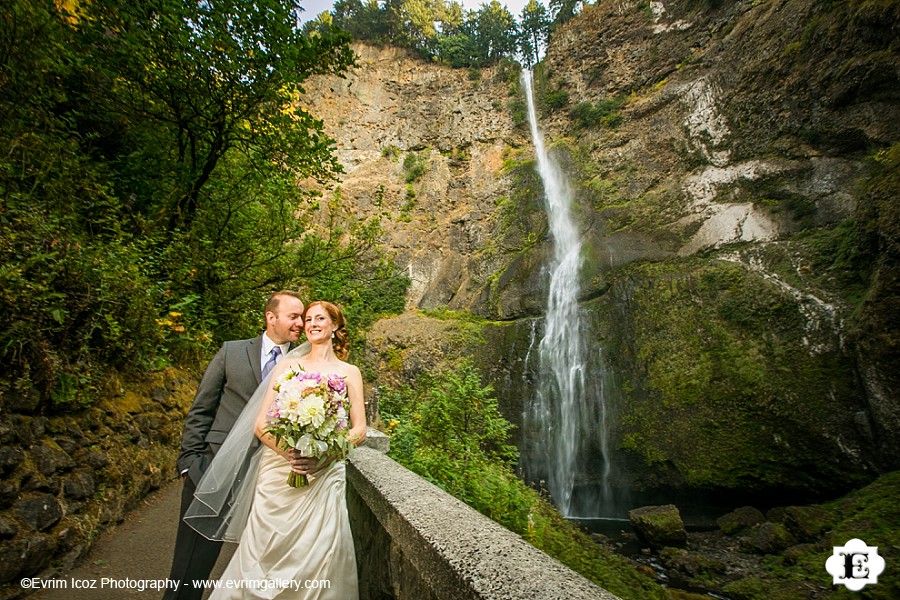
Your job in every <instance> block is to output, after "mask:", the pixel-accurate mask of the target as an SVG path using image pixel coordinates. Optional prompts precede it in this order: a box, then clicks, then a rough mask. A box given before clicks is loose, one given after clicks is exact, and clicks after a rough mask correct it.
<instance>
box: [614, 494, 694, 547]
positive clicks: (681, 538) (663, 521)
mask: <svg viewBox="0 0 900 600" xmlns="http://www.w3.org/2000/svg"><path fill="white" fill-rule="evenodd" d="M628 520H629V521H631V526H632V527H633V528H634V531H635V533H637V535H638V538H640V539H641V541H643V542H644V543H646V544H648V545H649V546H650V547H651V548H653V549H656V550H658V549H661V548H664V547H666V546H684V545H685V544H686V543H687V530H686V529H685V528H684V521H682V520H681V513H679V512H678V507H676V506H675V505H674V504H666V505H663V506H644V507H641V508H636V509H634V510H630V511H628Z"/></svg>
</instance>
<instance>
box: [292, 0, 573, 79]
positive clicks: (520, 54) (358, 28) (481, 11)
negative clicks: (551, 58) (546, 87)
mask: <svg viewBox="0 0 900 600" xmlns="http://www.w3.org/2000/svg"><path fill="white" fill-rule="evenodd" d="M582 5H583V3H582V2H563V1H557V0H552V1H551V3H550V8H549V9H548V8H546V7H545V6H544V5H543V4H541V3H540V2H538V0H530V2H529V4H528V5H527V6H526V7H525V8H524V9H523V11H522V14H521V15H519V18H520V20H519V21H518V22H517V21H516V17H515V16H514V15H513V14H512V13H510V12H509V9H508V8H506V6H504V5H502V4H501V3H500V2H499V1H498V0H491V1H490V2H487V3H483V4H481V5H480V7H479V8H478V9H477V10H465V9H464V8H463V6H462V4H460V3H459V2H455V1H454V0H386V1H383V2H378V1H377V0H365V1H363V0H337V2H335V4H334V9H333V10H332V12H331V13H329V14H328V16H324V15H319V16H318V17H317V18H316V19H314V20H312V21H310V22H308V23H307V24H306V26H307V28H308V29H309V30H316V31H328V30H329V29H330V28H331V27H337V28H339V29H341V30H343V31H346V32H347V33H348V34H349V35H350V36H352V37H353V38H354V39H358V40H364V41H367V42H370V43H376V44H393V45H400V46H405V47H408V48H411V49H412V50H414V51H416V52H418V53H419V54H421V55H422V56H425V57H428V58H433V59H435V60H440V61H443V62H446V63H448V64H450V65H452V66H454V67H482V66H488V65H492V64H496V63H497V62H498V61H499V60H500V59H501V58H520V59H521V60H522V61H523V62H525V63H526V64H529V65H533V64H535V63H537V62H538V61H539V60H540V57H541V55H542V50H544V49H545V48H546V45H547V40H548V39H549V36H550V33H551V31H552V28H553V27H555V26H556V25H559V24H561V23H564V22H565V21H567V20H568V19H570V18H571V17H572V16H574V15H575V14H576V12H577V11H578V10H579V8H580V7H581V6H582Z"/></svg>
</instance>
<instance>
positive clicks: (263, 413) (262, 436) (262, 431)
mask: <svg viewBox="0 0 900 600" xmlns="http://www.w3.org/2000/svg"><path fill="white" fill-rule="evenodd" d="M288 362H290V361H287V360H283V361H281V362H280V363H278V364H277V365H275V368H274V369H272V376H271V377H270V378H269V389H267V390H266V397H265V398H263V401H262V404H261V405H260V407H259V412H258V413H257V414H256V426H255V429H256V437H258V438H259V441H261V442H262V443H263V444H265V445H266V446H268V447H269V448H271V449H272V450H274V451H275V452H277V453H278V454H280V455H281V456H283V457H285V458H286V459H288V460H290V459H291V456H290V454H288V452H287V451H285V450H283V449H282V448H280V447H279V446H278V444H276V443H275V436H274V435H272V434H271V433H269V432H267V431H266V425H268V418H267V417H268V414H269V409H270V408H271V407H272V404H273V403H274V402H275V390H274V388H273V387H272V384H273V382H274V381H275V378H276V377H279V376H280V375H281V374H282V373H283V372H284V370H285V369H286V368H287V363H288Z"/></svg>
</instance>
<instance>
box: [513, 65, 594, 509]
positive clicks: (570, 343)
mask: <svg viewBox="0 0 900 600" xmlns="http://www.w3.org/2000/svg"><path fill="white" fill-rule="evenodd" d="M522 84H523V87H524V88H525V92H526V96H527V103H528V122H529V124H530V126H531V136H532V138H533V140H534V147H535V154H536V158H537V170H538V174H539V175H540V178H541V181H542V182H543V185H544V203H545V208H546V211H547V219H548V222H549V226H550V233H551V235H552V238H553V257H552V260H551V261H550V264H549V265H548V271H549V276H550V285H549V294H548V298H547V312H546V316H545V318H544V320H543V337H541V339H540V342H539V345H538V352H537V353H536V357H535V358H536V359H537V361H538V365H537V366H536V368H534V369H533V371H532V373H533V375H532V376H533V377H534V381H535V382H536V383H535V385H534V390H533V396H532V397H531V398H530V399H529V401H528V402H526V407H525V414H524V419H523V425H524V428H525V442H524V448H523V452H522V458H523V466H524V468H525V472H526V476H527V477H528V478H529V479H530V480H531V481H535V482H536V481H544V482H545V483H546V487H547V489H548V490H549V492H550V495H551V497H552V498H553V500H554V502H555V503H556V506H557V509H558V510H559V511H560V512H561V513H562V514H563V515H564V516H567V517H575V516H596V515H597V514H599V512H600V511H601V510H603V509H602V507H600V506H593V507H590V508H587V509H586V508H585V507H584V506H583V503H582V504H580V505H579V506H578V507H575V506H574V504H573V492H574V491H575V487H576V479H577V478H578V475H579V473H582V472H584V469H585V468H589V466H591V465H592V466H593V467H594V468H595V469H598V470H599V471H600V472H599V473H596V471H595V473H594V478H595V479H597V478H598V477H597V476H599V479H600V480H601V482H602V484H601V488H602V491H603V493H602V496H603V498H597V499H596V500H597V502H591V503H589V504H599V503H600V502H602V501H603V500H604V499H606V497H607V496H608V484H607V478H608V475H609V461H608V459H607V456H608V452H607V448H606V435H605V431H606V427H605V420H606V407H605V403H604V398H603V396H604V389H603V382H604V379H605V377H604V375H605V373H602V372H601V371H602V367H601V365H602V356H601V355H600V354H599V353H600V349H599V348H596V349H593V350H591V349H588V348H586V347H585V342H584V339H583V334H584V332H585V331H586V329H587V327H586V319H585V315H584V314H583V313H582V309H581V306H580V305H579V303H578V297H579V294H580V291H581V290H580V286H579V272H580V269H581V232H580V231H579V230H578V227H577V226H576V224H575V222H574V220H573V218H572V213H571V209H572V192H571V188H570V186H569V184H568V180H567V178H566V176H565V174H564V173H563V171H562V169H561V168H560V166H559V165H558V164H557V163H556V161H555V160H553V158H552V157H551V156H550V155H549V154H548V152H547V149H546V147H545V144H544V137H543V134H542V133H541V131H540V129H539V128H538V123H537V115H536V112H535V106H534V95H533V92H532V77H531V72H530V71H528V70H526V69H523V70H522ZM534 337H535V339H536V338H537V335H535V336H534ZM531 354H532V353H531V351H530V350H529V355H528V357H526V360H528V359H529V358H530V357H531ZM598 453H599V454H600V456H597V454H598ZM573 509H575V511H576V512H579V513H583V512H585V510H587V511H589V512H590V513H592V514H590V515H584V514H580V515H576V514H573Z"/></svg>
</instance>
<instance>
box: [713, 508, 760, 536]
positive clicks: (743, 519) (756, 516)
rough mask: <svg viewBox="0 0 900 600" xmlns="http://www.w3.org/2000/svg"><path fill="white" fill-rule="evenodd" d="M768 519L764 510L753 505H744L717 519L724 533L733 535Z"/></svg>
mask: <svg viewBox="0 0 900 600" xmlns="http://www.w3.org/2000/svg"><path fill="white" fill-rule="evenodd" d="M765 520H766V516H765V515H764V514H763V513H762V511H760V510H758V509H756V508H753V507H752V506H742V507H741V508H738V509H737V510H733V511H731V512H730V513H728V514H727V515H723V516H721V517H719V518H718V519H717V520H716V523H717V524H718V525H719V528H720V529H721V530H722V532H723V533H726V534H729V535H732V534H735V533H738V532H740V531H744V530H747V529H750V528H752V527H754V526H756V525H759V524H760V523H762V522H763V521H765Z"/></svg>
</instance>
